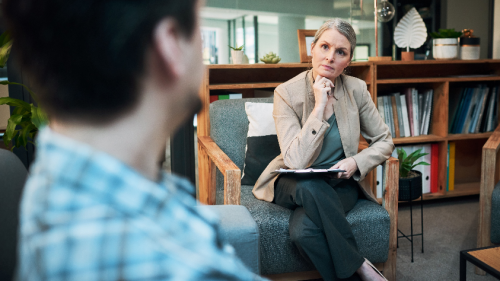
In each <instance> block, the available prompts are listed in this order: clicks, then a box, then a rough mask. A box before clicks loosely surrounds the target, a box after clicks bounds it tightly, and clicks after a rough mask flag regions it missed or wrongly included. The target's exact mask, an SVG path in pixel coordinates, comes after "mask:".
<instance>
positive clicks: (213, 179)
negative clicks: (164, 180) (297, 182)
mask: <svg viewBox="0 0 500 281" xmlns="http://www.w3.org/2000/svg"><path fill="white" fill-rule="evenodd" d="M248 101H250V102H265V103H272V102H273V100H272V98H254V99H239V100H222V101H216V102H214V103H212V104H210V125H209V127H210V129H209V132H210V135H209V136H208V135H203V134H200V129H198V134H199V135H198V159H199V180H200V187H199V200H200V201H201V202H202V203H205V204H209V205H214V204H234V205H243V206H246V207H247V208H248V210H249V211H250V214H251V215H252V217H253V219H254V220H255V221H256V222H257V225H258V227H259V231H260V274H262V275H264V276H266V277H268V278H270V279H278V278H281V280H285V279H283V277H288V279H286V280H299V279H300V280H304V279H308V278H317V277H319V275H318V273H317V271H315V269H314V267H313V266H312V265H310V264H309V263H307V262H306V261H305V260H304V259H303V258H302V257H301V255H300V254H299V252H298V250H297V249H296V248H295V246H294V245H293V244H292V242H291V241H290V237H289V232H288V221H289V217H290V214H291V211H290V210H288V209H285V208H282V207H280V206H278V205H276V204H272V203H268V202H264V201H261V200H258V199H256V198H255V197H254V196H253V194H252V188H253V186H246V185H241V171H242V169H243V163H244V160H245V146H246V136H247V131H248V119H247V115H246V113H245V102H248ZM206 131H208V129H207V130H206ZM384 166H385V175H384V178H385V181H384V182H385V186H384V197H383V203H382V206H381V205H379V204H376V203H373V202H371V201H368V200H362V199H360V200H358V203H357V204H356V206H355V207H354V209H353V210H351V211H350V212H349V213H348V214H347V220H348V221H349V222H350V224H351V226H352V230H353V232H354V235H355V237H356V240H357V242H358V246H359V248H360V251H361V252H362V253H363V255H364V256H365V257H366V258H367V259H369V260H370V261H372V262H373V263H375V264H376V266H377V267H378V268H379V269H380V270H381V271H383V273H384V275H385V276H386V277H387V278H388V279H389V280H395V279H396V247H397V215H398V180H399V177H398V175H399V167H398V160H397V159H395V158H392V157H391V158H390V159H389V160H388V161H386V162H385V163H384ZM217 170H219V171H217Z"/></svg>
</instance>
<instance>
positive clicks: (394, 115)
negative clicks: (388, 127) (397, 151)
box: [388, 96, 400, 138]
mask: <svg viewBox="0 0 500 281" xmlns="http://www.w3.org/2000/svg"><path fill="white" fill-rule="evenodd" d="M388 98H390V99H391V105H392V118H393V123H394V137H395V138H399V137H400V132H399V119H398V109H397V108H396V107H397V105H396V97H395V96H391V97H388Z"/></svg>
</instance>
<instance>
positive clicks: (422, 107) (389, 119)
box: [377, 88, 434, 138]
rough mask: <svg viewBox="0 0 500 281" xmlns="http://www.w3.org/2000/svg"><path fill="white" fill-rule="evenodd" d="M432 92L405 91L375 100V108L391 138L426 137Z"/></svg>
mask: <svg viewBox="0 0 500 281" xmlns="http://www.w3.org/2000/svg"><path fill="white" fill-rule="evenodd" d="M433 97H434V91H433V90H432V89H431V90H426V91H423V92H420V93H419V92H418V91H417V90H416V89H414V88H408V89H405V91H404V93H403V94H400V93H394V94H391V95H387V96H380V97H378V98H377V104H378V105H377V107H378V111H379V113H380V116H381V117H382V120H384V121H385V123H386V124H387V126H389V130H390V131H391V134H392V136H393V138H402V137H412V136H420V135H428V134H429V131H430V124H431V119H432V104H433Z"/></svg>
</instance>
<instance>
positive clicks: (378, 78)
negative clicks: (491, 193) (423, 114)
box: [198, 60, 500, 200]
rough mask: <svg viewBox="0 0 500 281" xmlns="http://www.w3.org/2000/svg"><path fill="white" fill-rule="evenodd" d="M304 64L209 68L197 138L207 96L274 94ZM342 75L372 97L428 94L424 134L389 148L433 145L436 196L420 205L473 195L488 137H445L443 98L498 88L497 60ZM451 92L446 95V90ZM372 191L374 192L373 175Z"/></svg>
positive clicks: (202, 163)
mask: <svg viewBox="0 0 500 281" xmlns="http://www.w3.org/2000/svg"><path fill="white" fill-rule="evenodd" d="M310 68H311V65H310V64H307V63H286V64H275V65H266V64H248V65H210V66H208V67H207V69H206V73H205V78H204V81H203V85H202V88H201V90H200V97H201V98H202V100H203V104H204V106H203V109H202V111H201V112H200V113H199V114H198V136H208V135H210V122H209V104H210V95H211V94H212V95H214V94H220V93H221V92H224V91H233V92H234V91H238V92H241V93H243V97H244V98H251V97H254V92H255V91H256V90H261V89H265V90H270V91H272V90H274V88H275V87H276V86H278V85H279V84H281V83H283V82H285V81H287V80H289V79H291V78H293V77H294V76H296V75H298V74H299V73H301V72H303V71H304V70H307V69H310ZM346 72H347V74H349V75H351V76H354V77H358V78H360V79H362V80H364V81H365V82H366V84H367V86H368V90H369V91H370V93H371V95H372V98H373V100H374V102H375V104H376V103H377V96H379V95H381V96H382V95H385V94H390V93H394V92H402V90H403V89H405V88H417V89H418V90H423V89H433V90H434V100H433V111H432V119H431V125H430V126H431V127H430V133H429V135H424V136H417V137H407V138H394V144H395V145H412V144H415V145H418V144H426V143H438V144H439V165H438V189H439V191H438V192H437V193H432V194H424V197H423V199H424V200H432V199H438V198H449V197H457V196H466V195H473V194H479V179H480V172H481V171H480V167H481V149H482V146H483V145H484V143H485V142H486V140H487V139H488V137H489V136H491V134H492V133H479V134H448V124H449V122H450V121H449V120H448V119H449V116H448V115H449V113H448V112H449V97H450V95H454V94H456V92H455V91H453V89H454V88H457V87H461V86H463V85H474V84H477V83H485V84H489V85H492V84H500V60H476V61H462V60H451V61H435V60H429V61H411V62H406V61H404V62H403V61H380V62H354V63H352V64H351V66H350V67H349V69H348V70H347V71H346ZM450 89H451V90H450ZM450 141H453V142H455V144H456V151H457V152H456V163H455V167H456V171H455V175H456V177H455V190H453V191H446V182H447V149H448V143H449V142H450ZM198 155H199V158H198V163H199V165H198V166H199V175H200V187H201V185H202V181H203V180H205V179H204V176H203V175H209V173H210V171H209V169H210V167H209V166H208V163H207V162H206V159H204V158H203V156H202V155H200V154H198ZM368 176H369V177H371V178H372V181H371V182H372V188H373V189H374V191H375V188H376V187H375V184H374V183H375V173H371V175H368Z"/></svg>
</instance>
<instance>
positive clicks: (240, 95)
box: [210, 93, 243, 103]
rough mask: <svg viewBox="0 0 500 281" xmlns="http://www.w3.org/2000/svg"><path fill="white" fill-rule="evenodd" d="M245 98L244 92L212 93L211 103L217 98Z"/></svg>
mask: <svg viewBox="0 0 500 281" xmlns="http://www.w3.org/2000/svg"><path fill="white" fill-rule="evenodd" d="M241 98H243V94H241V93H231V94H224V95H210V103H213V102H214V101H216V100H229V99H241Z"/></svg>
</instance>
